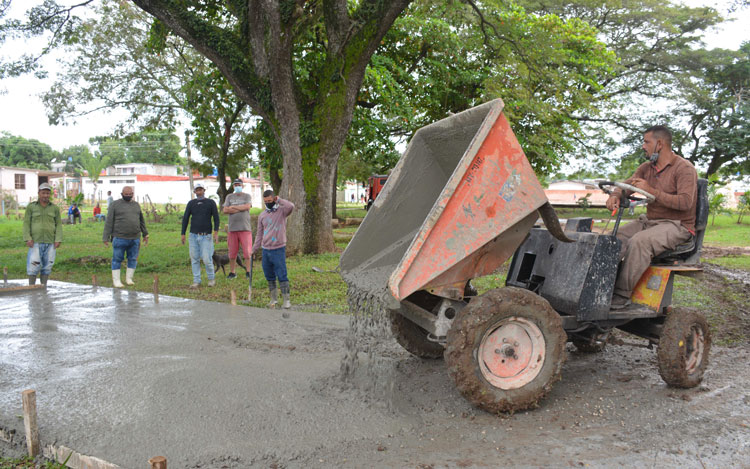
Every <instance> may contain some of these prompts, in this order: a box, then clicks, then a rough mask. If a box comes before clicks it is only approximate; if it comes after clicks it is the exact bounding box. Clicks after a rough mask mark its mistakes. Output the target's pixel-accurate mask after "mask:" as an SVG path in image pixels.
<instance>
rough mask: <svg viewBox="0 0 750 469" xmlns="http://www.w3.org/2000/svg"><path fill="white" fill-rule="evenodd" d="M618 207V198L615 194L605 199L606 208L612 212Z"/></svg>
mask: <svg viewBox="0 0 750 469" xmlns="http://www.w3.org/2000/svg"><path fill="white" fill-rule="evenodd" d="M618 208H620V198H619V197H617V196H616V195H610V196H609V198H608V199H607V210H609V211H610V212H614V211H615V210H617V209H618Z"/></svg>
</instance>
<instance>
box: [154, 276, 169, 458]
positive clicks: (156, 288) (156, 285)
mask: <svg viewBox="0 0 750 469" xmlns="http://www.w3.org/2000/svg"><path fill="white" fill-rule="evenodd" d="M154 302H155V303H158V302H159V276H158V275H157V274H154ZM164 464H166V462H165V463H164ZM165 467H166V466H165Z"/></svg>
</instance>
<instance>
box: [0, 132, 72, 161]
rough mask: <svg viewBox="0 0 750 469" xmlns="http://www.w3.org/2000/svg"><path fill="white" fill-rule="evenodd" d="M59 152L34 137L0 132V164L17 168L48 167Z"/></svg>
mask: <svg viewBox="0 0 750 469" xmlns="http://www.w3.org/2000/svg"><path fill="white" fill-rule="evenodd" d="M57 157H59V153H58V152H56V151H55V150H53V149H52V147H50V146H49V145H47V144H46V143H42V142H40V141H39V140H35V139H31V140H29V139H26V138H23V137H19V136H15V135H11V134H9V133H8V132H2V133H1V134H0V166H13V167H18V168H32V169H50V163H51V162H52V160H53V159H54V158H57Z"/></svg>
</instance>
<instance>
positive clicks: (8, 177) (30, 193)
mask: <svg viewBox="0 0 750 469" xmlns="http://www.w3.org/2000/svg"><path fill="white" fill-rule="evenodd" d="M16 174H23V175H24V179H25V181H24V183H25V188H24V189H16V179H15V175H16ZM0 188H1V189H2V190H3V191H11V192H13V193H14V194H16V196H17V197H18V203H19V205H21V206H26V204H28V203H29V202H32V201H34V200H36V199H37V197H38V193H39V178H38V176H37V173H36V171H34V170H33V169H25V168H0Z"/></svg>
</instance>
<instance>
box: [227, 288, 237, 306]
mask: <svg viewBox="0 0 750 469" xmlns="http://www.w3.org/2000/svg"><path fill="white" fill-rule="evenodd" d="M229 302H230V303H231V304H232V305H236V304H237V294H236V293H235V292H234V289H232V290H229Z"/></svg>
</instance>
